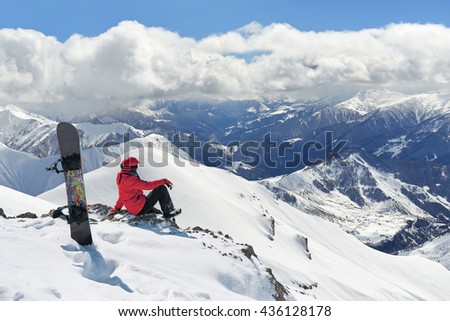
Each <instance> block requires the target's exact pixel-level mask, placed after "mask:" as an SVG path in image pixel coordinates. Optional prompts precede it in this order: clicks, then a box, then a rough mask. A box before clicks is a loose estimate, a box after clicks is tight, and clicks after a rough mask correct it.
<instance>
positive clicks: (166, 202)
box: [138, 185, 174, 216]
mask: <svg viewBox="0 0 450 321" xmlns="http://www.w3.org/2000/svg"><path fill="white" fill-rule="evenodd" d="M157 202H159V205H160V206H161V211H162V212H163V215H164V216H167V215H169V213H170V211H172V210H173V209H174V206H173V203H172V199H171V198H170V195H169V191H168V190H167V188H166V186H165V185H162V186H159V187H157V188H155V189H154V190H152V191H151V192H150V193H149V194H148V195H147V201H146V202H145V204H144V207H143V208H142V210H141V211H140V212H139V214H138V215H140V214H147V213H152V212H153V207H154V206H155V204H156V203H157Z"/></svg>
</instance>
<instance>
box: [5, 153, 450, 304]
mask: <svg viewBox="0 0 450 321" xmlns="http://www.w3.org/2000/svg"><path fill="white" fill-rule="evenodd" d="M134 153H135V154H133V155H134V156H138V155H139V151H138V150H136V151H135V152H134ZM141 153H142V155H152V157H153V158H154V160H156V161H157V162H160V161H162V160H163V158H164V156H163V155H164V153H163V152H162V150H161V149H159V148H157V147H154V148H151V150H149V149H148V148H144V149H142V151H141ZM184 163H185V166H180V165H179V164H180V160H178V159H175V158H173V157H168V164H167V166H164V167H152V166H149V165H148V162H147V161H144V164H145V166H143V167H141V168H140V169H139V172H140V175H141V177H142V178H144V179H156V178H160V177H168V178H170V179H171V180H172V182H173V183H174V188H173V190H172V191H171V193H172V196H173V200H174V202H175V204H176V205H177V206H180V207H182V208H183V214H182V215H180V216H179V218H178V219H177V223H178V224H179V225H180V226H181V229H174V228H164V227H163V226H154V225H149V224H145V223H138V224H132V223H130V222H128V223H127V222H112V221H103V222H99V223H98V224H93V225H92V231H93V236H94V245H93V246H88V247H80V246H78V245H77V244H75V243H74V241H72V240H71V239H70V237H69V232H68V226H67V224H65V223H64V221H62V220H60V219H57V220H53V219H51V218H49V217H43V218H37V219H0V227H1V229H2V242H1V243H0V244H1V245H0V246H1V247H2V253H5V254H3V259H2V260H1V262H0V266H1V269H2V271H4V273H2V274H1V276H0V280H1V284H2V292H1V296H2V299H6V300H12V299H17V300H20V299H25V300H27V299H35V300H41V299H46V300H50V299H62V300H76V299H80V298H83V299H98V300H104V299H108V300H141V299H144V300H177V299H183V300H191V299H194V300H204V299H212V300H244V299H255V300H267V299H274V294H275V293H277V289H278V290H279V289H285V290H286V292H283V291H281V293H284V294H283V297H284V298H285V299H298V300H304V299H309V300H310V299H318V300H420V299H422V300H448V299H449V298H450V271H448V270H447V269H445V268H444V267H443V266H442V265H440V264H438V263H435V262H432V261H429V260H427V259H423V258H417V257H398V256H392V255H388V254H384V253H381V252H379V251H376V250H374V249H371V248H369V247H367V246H365V245H363V244H362V243H361V242H360V241H359V240H357V239H356V238H355V237H353V236H352V235H349V234H347V233H345V232H343V231H342V230H341V229H340V228H338V227H337V226H335V225H334V224H331V223H329V222H327V221H325V220H323V219H322V218H319V217H317V216H314V215H309V214H307V213H305V212H304V211H302V210H299V209H296V208H293V207H291V206H290V205H288V204H287V203H285V202H283V201H281V200H279V199H277V197H276V195H275V194H273V193H272V192H270V191H269V190H267V189H266V188H265V187H264V186H263V185H261V184H259V183H258V182H251V181H247V180H245V179H243V178H241V177H239V176H237V175H234V174H232V173H230V172H227V171H224V170H221V169H217V168H211V167H206V166H203V165H198V164H194V163H189V162H186V161H185V162H184ZM117 171H118V167H117V166H115V167H102V168H100V169H97V170H94V171H91V172H89V173H87V174H86V175H85V180H86V188H87V197H88V203H90V204H94V203H102V204H106V205H112V204H114V202H115V200H116V197H117V188H116V186H115V183H114V180H115V175H116V173H117ZM8 194H9V193H5V195H6V196H4V198H6V201H7V198H8ZM11 197H14V199H15V200H20V199H21V196H19V195H17V194H14V195H12V194H11ZM65 197H66V194H65V190H64V186H59V187H57V188H55V189H53V190H51V191H48V192H46V193H44V194H42V195H40V196H39V199H40V200H42V202H44V201H45V203H44V204H49V203H47V202H50V204H59V203H61V202H62V201H63V200H64V199H65ZM3 201H4V200H3V199H2V202H3ZM11 203H15V202H14V201H11ZM40 206H44V205H40ZM45 206H47V205H45ZM55 206H56V205H55ZM32 209H33V206H30V211H32ZM94 211H95V210H94ZM5 212H6V211H5ZM91 217H92V218H96V219H99V218H101V211H98V210H97V211H96V212H95V213H94V214H92V215H91ZM197 226H198V227H197ZM19 234H20V235H21V238H19V239H18V238H17V235H19ZM243 244H247V245H243ZM250 246H251V248H250ZM242 250H244V251H242ZM253 251H254V255H253ZM18 252H20V253H21V254H22V255H21V256H20V257H19V258H18V257H17V255H16V253H18ZM37 257H39V260H37V259H36V258H37ZM43 257H44V258H45V260H43V259H42V258H43ZM41 262H45V264H44V263H41ZM13 270H14V271H13ZM17 271H20V275H21V277H20V278H19V279H11V278H10V275H15V274H16V273H17ZM174 271H176V273H174ZM269 271H270V272H269ZM272 274H273V275H272ZM277 282H279V283H277ZM278 293H280V292H278Z"/></svg>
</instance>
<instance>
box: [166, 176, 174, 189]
mask: <svg viewBox="0 0 450 321" xmlns="http://www.w3.org/2000/svg"><path fill="white" fill-rule="evenodd" d="M164 185H166V186H167V188H168V189H172V186H173V184H172V182H171V181H169V180H168V179H167V178H164Z"/></svg>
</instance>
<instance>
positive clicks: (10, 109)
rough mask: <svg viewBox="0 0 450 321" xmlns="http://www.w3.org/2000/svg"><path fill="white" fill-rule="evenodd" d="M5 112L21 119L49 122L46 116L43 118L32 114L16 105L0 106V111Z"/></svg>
mask: <svg viewBox="0 0 450 321" xmlns="http://www.w3.org/2000/svg"><path fill="white" fill-rule="evenodd" d="M2 112H7V113H9V114H11V115H12V116H14V117H15V118H18V119H22V120H36V121H39V122H49V121H51V120H50V119H48V118H45V117H44V116H41V115H37V114H34V113H32V112H29V111H26V110H25V109H22V108H20V107H18V106H16V105H12V104H9V105H6V106H0V113H2Z"/></svg>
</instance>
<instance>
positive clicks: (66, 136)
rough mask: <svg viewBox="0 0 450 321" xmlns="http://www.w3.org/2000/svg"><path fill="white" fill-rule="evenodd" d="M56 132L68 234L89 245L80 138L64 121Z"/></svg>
mask: <svg viewBox="0 0 450 321" xmlns="http://www.w3.org/2000/svg"><path fill="white" fill-rule="evenodd" d="M56 134H57V137H58V144H59V150H60V153H61V166H62V170H63V172H64V178H65V181H66V192H67V205H68V209H69V217H68V220H67V223H68V224H69V225H70V236H71V237H72V239H74V240H75V241H76V242H78V243H79V244H80V245H89V244H92V234H91V227H90V225H89V217H88V209H87V203H86V192H85V188H84V179H83V169H82V163H81V149H80V138H79V136H78V132H77V129H76V128H75V127H74V126H73V125H72V124H70V123H66V122H62V123H59V124H58V126H57V128H56ZM57 172H58V171H57Z"/></svg>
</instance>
